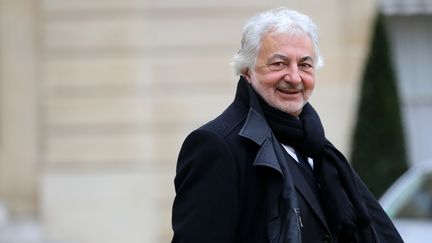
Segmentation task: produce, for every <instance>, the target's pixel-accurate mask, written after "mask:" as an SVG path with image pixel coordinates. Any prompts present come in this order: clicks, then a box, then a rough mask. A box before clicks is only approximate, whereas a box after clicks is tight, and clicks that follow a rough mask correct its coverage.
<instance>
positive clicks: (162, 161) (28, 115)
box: [0, 0, 374, 243]
mask: <svg viewBox="0 0 432 243" xmlns="http://www.w3.org/2000/svg"><path fill="white" fill-rule="evenodd" d="M283 4H286V1H270V2H264V1H258V0H239V1H228V0H222V1H198V0H185V1H174V0H165V1H149V0H74V1H70V0H40V1H35V0H34V1H31V0H15V1H12V0H11V1H7V0H2V1H1V6H0V9H1V10H2V14H3V12H6V13H7V16H6V15H1V16H2V18H1V21H0V24H1V29H0V31H1V32H0V38H1V40H2V41H1V42H0V48H1V49H0V56H1V58H2V59H1V60H2V61H1V62H0V65H1V68H2V69H1V70H2V73H1V75H2V76H1V80H0V85H1V87H2V89H1V90H0V92H1V97H0V98H1V101H2V102H1V107H2V109H1V110H0V113H1V120H0V125H1V127H2V130H1V134H0V136H1V139H0V141H1V142H0V149H1V150H0V155H1V156H2V157H1V159H2V160H1V161H0V168H2V170H0V181H1V182H2V183H1V186H0V199H3V200H6V201H8V202H11V203H10V204H11V205H12V207H15V206H14V205H19V204H20V203H21V204H22V205H27V206H26V207H25V208H28V210H27V211H28V212H31V213H33V214H34V215H36V216H39V219H40V220H41V222H42V223H43V228H44V229H45V232H46V234H47V237H48V239H49V240H51V241H55V242H60V243H63V242H65V243H69V242H70V243H100V242H104V243H117V242H128V243H135V242H136V243H138V242H140V243H142V242H149V243H153V242H154V243H157V242H169V240H170V238H171V235H172V232H171V225H170V217H171V205H172V200H173V197H174V188H173V178H174V174H175V163H176V157H177V154H178V151H179V148H180V146H181V143H182V141H183V139H184V138H185V136H186V135H187V134H188V133H189V132H190V131H191V130H192V129H194V128H196V127H198V126H199V125H201V124H202V123H204V122H206V121H207V120H209V119H211V118H213V117H215V116H216V115H217V114H219V113H220V112H221V111H223V109H224V108H225V107H226V106H227V105H228V104H229V103H230V102H231V100H232V99H233V95H234V91H235V90H234V89H235V85H236V82H237V80H236V79H237V78H236V77H234V75H233V71H232V68H231V67H230V65H229V63H230V61H231V57H232V55H233V54H234V53H235V52H236V50H237V48H238V46H239V42H240V33H241V29H242V27H243V25H244V23H245V21H246V20H247V19H248V18H249V17H250V16H251V15H252V14H254V13H256V12H257V11H260V10H263V9H267V8H270V7H276V6H280V5H283ZM316 4H317V3H316V1H291V2H290V6H292V7H293V8H295V9H298V10H300V11H303V12H305V13H307V14H310V15H311V17H312V18H313V19H314V20H315V21H316V22H317V24H318V25H319V26H320V29H321V32H322V37H321V38H322V48H321V49H322V54H323V55H324V58H325V60H326V65H325V66H324V68H323V69H322V70H320V71H319V73H318V76H317V79H318V81H317V82H318V84H317V88H316V89H317V90H316V93H315V94H314V98H313V100H312V102H313V103H314V105H315V106H316V107H317V109H318V110H319V111H320V113H321V115H322V120H323V122H324V124H325V126H326V128H327V134H328V135H329V137H330V138H331V139H332V140H333V141H334V142H335V143H336V144H337V145H338V146H340V147H341V148H342V150H343V151H345V152H349V151H348V149H347V148H348V147H349V136H350V128H351V123H352V121H353V115H354V114H355V113H354V111H355V109H354V105H355V102H356V95H357V94H356V92H357V80H358V76H359V73H360V71H361V68H362V66H361V65H362V61H363V58H364V54H365V50H366V46H367V43H368V34H369V32H368V31H369V23H370V20H371V17H372V16H373V9H374V7H373V1H372V0H369V1H365V2H357V1H342V0H339V1H338V0H333V1H326V4H321V5H316ZM5 7H6V8H5ZM7 7H10V8H9V10H7ZM11 9H12V10H17V11H19V12H14V11H12V12H11V11H10V10H11ZM5 18H8V19H7V22H5V20H4V19H5ZM15 18H16V19H17V20H19V21H18V23H16V24H15V22H13V21H11V20H14V19H15ZM21 25H24V26H25V28H24V29H20V28H16V27H15V26H21ZM10 33H17V34H19V33H21V34H22V35H23V36H24V37H26V38H24V39H19V41H15V39H12V37H11V36H10ZM17 38H18V37H17ZM23 47H24V49H22V48H23ZM16 53H18V54H20V55H18V56H16V55H15V54H16ZM14 58H19V60H15V59H14ZM12 61H13V62H12ZM12 67H14V68H12ZM17 67H20V68H17ZM5 70H7V71H5ZM15 79H17V80H18V79H19V80H20V82H17V81H16V80H15ZM23 102H24V103H23ZM17 111H22V112H17ZM11 114H13V115H14V116H12V117H11V116H10V115H11ZM17 134H20V136H14V135H17ZM17 150H18V151H19V152H17ZM4 171H8V172H4ZM11 172H12V173H11ZM23 178H24V180H21V179H23ZM15 211H16V212H22V211H23V210H22V209H20V207H16V210H15Z"/></svg>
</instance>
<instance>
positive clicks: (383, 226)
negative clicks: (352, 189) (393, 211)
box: [354, 172, 403, 243]
mask: <svg viewBox="0 0 432 243" xmlns="http://www.w3.org/2000/svg"><path fill="white" fill-rule="evenodd" d="M354 175H355V176H356V178H357V181H358V185H359V188H360V192H361V194H362V196H363V198H364V199H365V204H366V207H367V209H368V211H369V215H370V217H371V231H372V233H373V236H374V238H375V240H376V242H377V243H387V242H392V243H402V242H403V240H402V238H401V236H400V235H399V232H398V231H397V229H396V228H395V226H394V224H393V222H392V221H391V219H390V218H389V217H388V215H387V214H386V213H385V211H384V209H383V208H382V207H381V205H380V204H379V203H378V201H377V200H376V199H375V197H374V196H373V195H372V193H371V192H370V191H369V189H368V188H367V186H366V185H365V184H364V182H363V181H362V180H361V178H360V177H359V176H358V174H357V173H355V172H354Z"/></svg>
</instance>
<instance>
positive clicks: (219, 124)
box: [197, 104, 247, 138]
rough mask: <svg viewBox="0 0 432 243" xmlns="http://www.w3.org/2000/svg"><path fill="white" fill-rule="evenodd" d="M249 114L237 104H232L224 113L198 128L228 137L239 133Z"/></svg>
mask: <svg viewBox="0 0 432 243" xmlns="http://www.w3.org/2000/svg"><path fill="white" fill-rule="evenodd" d="M246 116H247V111H245V110H244V109H241V108H240V107H238V106H236V105H235V104H231V105H230V106H229V107H228V108H227V109H226V110H225V111H224V112H223V113H222V114H220V115H219V116H218V117H216V118H215V119H213V120H211V121H210V122H208V123H206V124H205V125H203V126H201V127H200V128H198V129H197V130H198V131H207V132H209V133H214V134H215V135H217V136H219V137H221V138H226V137H227V136H230V135H232V134H235V135H237V132H238V131H239V130H240V127H241V126H242V125H243V123H244V121H245V119H246Z"/></svg>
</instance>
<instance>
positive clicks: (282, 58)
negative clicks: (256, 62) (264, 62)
mask: <svg viewBox="0 0 432 243" xmlns="http://www.w3.org/2000/svg"><path fill="white" fill-rule="evenodd" d="M274 59H281V60H284V61H288V60H289V58H288V57H286V56H284V55H282V54H277V53H276V54H274V55H273V56H272V57H271V58H270V60H274ZM305 61H310V62H312V63H313V62H314V60H313V58H312V57H311V56H304V57H301V58H300V62H305Z"/></svg>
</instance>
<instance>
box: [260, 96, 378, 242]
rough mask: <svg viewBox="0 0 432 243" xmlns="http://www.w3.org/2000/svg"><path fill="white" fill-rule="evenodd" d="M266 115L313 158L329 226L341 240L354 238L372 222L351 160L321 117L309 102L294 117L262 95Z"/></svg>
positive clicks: (286, 140)
mask: <svg viewBox="0 0 432 243" xmlns="http://www.w3.org/2000/svg"><path fill="white" fill-rule="evenodd" d="M257 97H258V100H259V101H260V102H259V103H260V104H261V107H262V110H263V113H264V116H265V118H266V120H267V122H268V124H269V126H270V127H271V129H272V131H273V133H274V134H275V136H276V138H277V139H278V140H279V142H281V143H283V144H287V145H290V146H291V147H293V148H294V149H296V150H299V151H300V152H301V153H303V154H304V155H306V156H308V157H310V158H313V160H314V174H315V178H316V180H317V181H318V183H319V184H320V185H321V187H320V188H321V190H320V196H321V198H322V203H323V207H324V208H323V209H324V212H325V214H326V218H327V221H328V223H329V227H330V228H331V230H332V232H333V233H334V235H335V236H337V238H338V239H339V242H351V240H352V239H353V237H354V234H355V232H356V231H357V230H358V229H362V228H365V227H367V226H368V225H369V224H370V217H369V214H368V211H367V209H366V206H365V203H364V200H363V198H362V196H361V195H360V192H359V188H358V185H357V183H358V182H357V180H356V176H355V174H354V172H353V171H352V168H351V166H350V165H349V163H348V161H347V160H346V159H345V157H344V156H343V155H342V153H341V152H339V151H338V150H337V149H336V148H335V147H334V146H333V145H332V144H331V143H330V142H329V141H328V140H327V139H326V138H325V135H324V129H323V126H322V124H321V121H320V118H319V116H318V114H317V112H316V111H315V110H314V109H313V107H312V106H311V105H310V104H309V103H307V104H306V105H305V106H304V107H303V109H302V112H301V113H300V116H299V117H298V118H297V117H294V116H292V115H290V114H288V113H285V112H282V111H280V110H278V109H275V108H273V107H271V106H269V105H268V104H267V103H266V102H265V101H264V100H263V99H262V98H261V97H260V96H259V95H257Z"/></svg>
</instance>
